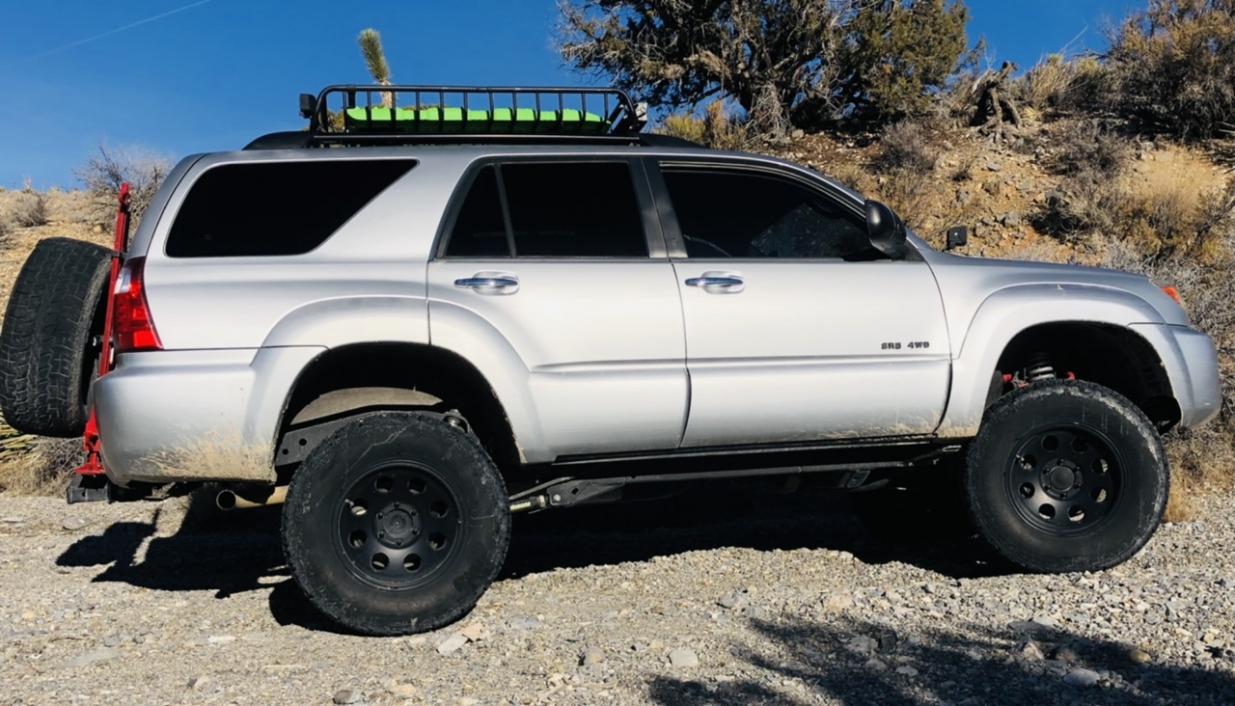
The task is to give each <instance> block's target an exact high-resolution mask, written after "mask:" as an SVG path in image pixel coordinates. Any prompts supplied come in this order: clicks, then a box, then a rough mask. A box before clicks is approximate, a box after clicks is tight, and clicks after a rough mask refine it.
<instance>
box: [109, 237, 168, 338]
mask: <svg viewBox="0 0 1235 706" xmlns="http://www.w3.org/2000/svg"><path fill="white" fill-rule="evenodd" d="M145 266H146V258H144V257H134V258H130V259H129V260H128V261H127V262H125V263H124V267H123V268H121V270H120V277H119V278H118V279H117V280H116V293H115V297H116V299H115V302H114V308H113V312H114V318H113V319H112V332H113V333H114V334H115V336H116V352H117V353H133V352H136V351H157V350H161V349H162V348H163V343H162V342H161V341H160V340H159V332H158V331H156V330H155V329H154V319H152V318H150V305H149V303H147V301H146V288H145V286H144V283H143V272H144V270H145Z"/></svg>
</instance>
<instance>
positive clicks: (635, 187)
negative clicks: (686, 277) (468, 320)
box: [429, 158, 687, 457]
mask: <svg viewBox="0 0 1235 706" xmlns="http://www.w3.org/2000/svg"><path fill="white" fill-rule="evenodd" d="M463 189H464V190H465V191H464V193H465V194H466V195H465V196H464V197H463V198H461V199H460V198H456V202H458V206H457V210H456V211H455V212H454V214H453V215H448V217H447V221H446V223H445V231H444V237H445V240H444V242H443V243H442V244H441V246H440V248H439V251H438V256H437V258H436V259H435V260H434V261H433V262H431V263H430V265H429V296H430V336H431V338H432V340H433V342H434V344H436V345H443V346H446V347H454V345H455V344H454V342H452V341H451V336H452V335H453V334H452V332H451V331H450V330H447V329H445V328H444V327H442V326H435V325H434V323H433V322H434V313H433V312H434V308H435V307H440V306H443V305H449V306H455V307H462V308H464V309H466V310H468V311H470V312H471V313H473V314H474V315H475V316H476V317H478V318H477V320H476V324H477V325H488V326H491V327H492V328H493V329H495V330H496V331H497V332H499V333H500V334H501V336H502V337H504V338H505V339H506V341H508V342H509V344H510V345H511V347H513V349H514V350H515V352H516V353H517V354H518V356H519V358H520V359H521V360H522V363H523V366H524V367H525V368H526V375H527V377H526V385H527V390H528V394H529V395H531V397H532V402H533V405H534V406H535V409H536V414H537V416H538V420H537V421H538V422H539V425H540V428H541V432H542V436H543V438H544V440H545V444H546V445H547V447H548V448H547V449H545V451H546V453H547V455H548V456H549V457H555V456H562V455H575V454H596V453H605V452H616V451H630V450H632V449H648V450H652V449H671V448H674V447H676V446H677V445H678V443H679V441H680V439H681V434H682V429H683V426H684V424H685V414H686V404H687V381H686V367H685V356H686V351H685V342H684V336H683V328H682V308H681V300H680V297H679V294H678V287H677V283H676V279H675V277H674V271H673V266H672V265H671V264H670V263H669V261H668V259H667V257H666V253H665V248H664V240H663V237H662V236H661V233H660V228H659V223H658V222H657V221H656V219H655V216H654V213H655V209H654V206H653V204H652V199H651V195H650V192H649V190H648V187H647V181H646V178H644V176H643V172H642V165H640V164H639V163H637V162H632V161H631V160H626V159H622V158H605V159H595V160H571V159H556V160H549V161H545V160H538V161H527V160H521V161H501V160H498V161H490V162H486V163H482V164H478V165H475V166H474V168H473V170H472V171H471V172H470V174H469V175H468V176H467V177H465V179H464V186H463ZM460 352H461V353H463V354H464V355H466V351H460ZM538 455H539V454H538Z"/></svg>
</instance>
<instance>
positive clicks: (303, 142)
mask: <svg viewBox="0 0 1235 706" xmlns="http://www.w3.org/2000/svg"><path fill="white" fill-rule="evenodd" d="M300 114H301V116H303V117H305V118H308V120H309V127H308V130H307V131H298V132H282V133H272V134H270V135H264V136H262V137H259V138H258V139H256V140H254V141H253V142H252V143H250V144H249V145H248V146H247V147H246V148H245V149H275V148H290V147H312V146H331V145H391V144H423V143H433V142H512V143H518V142H540V143H544V142H592V143H620V144H639V143H641V142H642V141H643V138H644V137H646V136H645V135H641V134H640V131H641V130H642V129H643V127H644V126H645V125H646V124H647V106H646V104H643V103H639V104H636V103H634V102H633V101H631V99H630V97H629V96H628V95H627V94H626V93H625V92H623V91H621V90H618V89H614V88H551V87H531V88H528V87H478V86H381V85H335V86H328V87H326V88H325V89H323V90H322V92H321V93H319V94H317V95H316V96H314V95H312V94H308V93H303V94H301V95H300Z"/></svg>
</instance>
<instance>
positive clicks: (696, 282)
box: [686, 272, 746, 294]
mask: <svg viewBox="0 0 1235 706" xmlns="http://www.w3.org/2000/svg"><path fill="white" fill-rule="evenodd" d="M686 286H687V287H699V288H700V289H702V290H703V291H705V292H707V293H708V294H736V293H737V292H740V291H742V290H743V289H745V288H746V281H745V280H743V279H742V276H741V275H739V274H738V273H736V272H704V273H703V275H702V276H699V277H691V278H690V279H687V280H686Z"/></svg>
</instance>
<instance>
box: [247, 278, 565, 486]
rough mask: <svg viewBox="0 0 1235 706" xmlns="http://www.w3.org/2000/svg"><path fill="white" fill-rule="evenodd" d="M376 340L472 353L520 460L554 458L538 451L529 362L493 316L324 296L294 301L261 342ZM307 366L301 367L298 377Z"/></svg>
mask: <svg viewBox="0 0 1235 706" xmlns="http://www.w3.org/2000/svg"><path fill="white" fill-rule="evenodd" d="M430 311H432V316H433V329H434V332H435V334H437V335H435V336H434V338H433V340H431V339H430V336H429V316H430ZM372 343H406V344H414V345H422V346H432V347H434V348H439V349H441V350H444V351H447V352H450V353H453V354H455V355H457V356H459V357H460V358H462V359H464V360H466V361H467V362H469V363H470V364H471V365H472V366H473V367H475V368H476V370H477V371H478V372H479V373H480V375H481V377H482V378H484V380H485V381H486V382H487V383H488V385H489V388H490V389H491V390H492V391H493V394H494V396H495V397H496V398H497V401H498V404H500V405H501V407H502V409H503V410H504V412H505V414H506V418H507V420H508V421H509V423H510V427H511V431H512V433H513V435H514V443H515V448H516V449H518V452H519V455H520V460H521V461H523V462H524V463H537V462H542V461H548V460H552V459H551V458H542V457H541V456H542V455H543V454H541V453H538V450H540V449H543V447H544V444H543V443H542V435H541V431H540V427H539V423H538V422H537V419H538V416H537V415H536V413H535V408H534V407H533V405H532V402H531V399H532V397H531V391H530V389H529V387H528V381H529V371H528V368H527V365H526V364H524V362H523V360H522V358H521V357H520V356H519V354H518V353H517V352H516V351H515V349H514V347H513V346H512V345H511V344H510V342H509V341H507V340H506V338H505V337H504V336H502V334H501V333H500V332H499V331H498V330H497V329H496V328H495V327H494V326H493V325H492V324H491V323H490V322H489V321H488V320H487V319H485V318H483V317H481V316H480V315H479V314H476V313H475V312H473V311H471V310H468V309H465V308H463V307H460V306H457V305H453V304H450V303H447V302H443V301H438V300H432V301H430V300H428V299H424V298H420V297H404V296H359V297H344V298H339V299H327V300H321V301H317V302H313V303H311V304H306V305H304V306H302V307H299V308H297V309H294V310H293V311H291V312H290V313H288V314H287V315H286V316H284V317H283V318H282V319H280V321H279V323H278V324H276V325H275V327H274V328H273V329H272V330H271V331H270V333H269V334H268V335H267V336H266V340H265V341H264V342H263V343H262V346H263V348H265V347H287V346H320V347H324V348H326V349H335V348H341V347H343V346H347V345H352V344H372ZM309 364H310V365H311V363H309ZM306 367H308V366H307V365H306ZM302 372H303V370H301V371H298V374H297V376H296V382H298V381H299V378H300V373H302ZM296 382H293V383H292V384H291V385H290V386H289V387H288V388H287V389H285V390H281V391H280V393H279V395H278V397H279V399H278V404H279V405H281V407H280V408H279V410H278V412H279V417H280V418H281V417H282V415H283V413H285V412H286V406H287V404H288V401H289V399H290V396H291V394H292V392H293V391H294V389H295V386H296ZM272 394H274V393H273V391H272Z"/></svg>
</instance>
